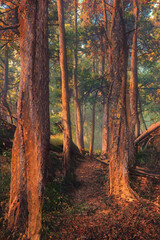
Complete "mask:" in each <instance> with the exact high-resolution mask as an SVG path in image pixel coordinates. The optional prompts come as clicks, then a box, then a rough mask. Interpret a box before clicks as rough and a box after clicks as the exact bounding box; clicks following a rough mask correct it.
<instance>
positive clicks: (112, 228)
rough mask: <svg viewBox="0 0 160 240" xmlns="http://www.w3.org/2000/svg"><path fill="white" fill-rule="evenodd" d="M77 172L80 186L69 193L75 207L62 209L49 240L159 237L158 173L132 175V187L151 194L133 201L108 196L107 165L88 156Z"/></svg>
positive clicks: (159, 177) (149, 238)
mask: <svg viewBox="0 0 160 240" xmlns="http://www.w3.org/2000/svg"><path fill="white" fill-rule="evenodd" d="M143 173H144V172H143ZM76 174H77V177H78V181H80V183H81V185H80V187H79V188H78V189H76V190H75V191H74V193H73V192H72V193H70V196H71V197H72V199H73V204H74V209H75V210H73V209H72V211H70V212H68V211H67V212H63V214H62V216H61V217H59V218H58V219H57V221H56V232H54V233H52V234H51V235H50V239H57V240H58V239H62V240H63V239H66V240H75V239H77V240H78V239H87V240H92V239H95V240H102V239H109V240H112V239H116V240H120V239H123V240H125V239H127V240H128V239H130V240H132V239H137V240H139V239H148V240H151V239H154V240H156V239H157V240H158V239H160V238H159V236H160V215H159V210H160V206H159V204H158V201H159V194H158V193H159V183H160V181H159V180H160V176H159V175H158V174H156V178H154V176H153V173H152V176H151V178H149V179H148V175H149V173H147V175H146V176H144V174H143V176H139V175H138V176H136V177H135V175H134V178H133V179H132V182H133V183H134V184H132V185H133V188H134V189H136V191H137V192H138V193H141V194H142V192H143V191H142V189H143V190H144V189H146V188H147V194H149V192H150V194H151V196H152V197H151V198H150V200H148V199H146V200H144V198H143V199H142V198H141V200H139V201H132V202H127V201H122V200H120V199H119V200H118V199H117V200H116V199H112V198H110V197H109V184H108V166H107V164H104V163H103V164H102V163H101V162H100V161H97V160H95V159H92V160H90V159H89V158H87V159H86V161H85V162H83V163H82V164H81V165H80V166H79V167H78V169H77V171H76ZM146 179H147V180H146ZM139 181H140V182H141V184H139ZM148 181H149V183H150V184H148ZM152 182H154V184H152ZM144 197H145V196H144ZM147 197H148V195H147ZM151 200H152V201H151Z"/></svg>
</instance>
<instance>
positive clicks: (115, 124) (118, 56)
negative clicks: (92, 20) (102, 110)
mask: <svg viewBox="0 0 160 240" xmlns="http://www.w3.org/2000/svg"><path fill="white" fill-rule="evenodd" d="M112 11H113V12H112V24H111V33H110V39H111V43H112V44H111V46H110V49H109V66H110V72H109V77H110V89H109V98H108V103H109V105H108V112H109V158H110V165H109V173H110V194H111V195H114V196H120V197H122V198H127V197H132V196H133V195H132V190H131V188H130V186H129V180H128V162H129V127H128V118H127V109H126V85H127V63H128V48H127V39H126V35H125V23H124V20H123V15H122V9H121V1H119V0H114V2H113V10H112Z"/></svg>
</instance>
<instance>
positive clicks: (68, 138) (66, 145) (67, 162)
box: [57, 0, 72, 178]
mask: <svg viewBox="0 0 160 240" xmlns="http://www.w3.org/2000/svg"><path fill="white" fill-rule="evenodd" d="M57 8H58V20H59V43H60V67H61V78H62V115H63V116H62V118H63V128H64V130H63V154H64V169H65V176H66V177H67V178H68V177H70V175H71V169H72V163H71V145H72V134H71V120H70V106H69V89H68V70H67V52H66V40H65V28H64V9H63V0H57Z"/></svg>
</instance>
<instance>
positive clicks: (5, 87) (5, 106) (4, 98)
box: [2, 45, 13, 123]
mask: <svg viewBox="0 0 160 240" xmlns="http://www.w3.org/2000/svg"><path fill="white" fill-rule="evenodd" d="M8 84H9V81H8V45H6V47H5V59H4V81H3V91H2V103H3V118H4V120H7V119H6V111H7V112H8V114H9V116H10V120H11V123H12V122H13V121H12V114H11V111H10V108H9V105H8V102H7V94H8ZM4 115H5V116H4Z"/></svg>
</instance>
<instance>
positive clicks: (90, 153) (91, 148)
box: [89, 102, 96, 156]
mask: <svg viewBox="0 0 160 240" xmlns="http://www.w3.org/2000/svg"><path fill="white" fill-rule="evenodd" d="M95 109H96V102H94V103H93V109H92V127H91V140H90V148H89V155H90V156H92V154H93V147H94V132H95Z"/></svg>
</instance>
